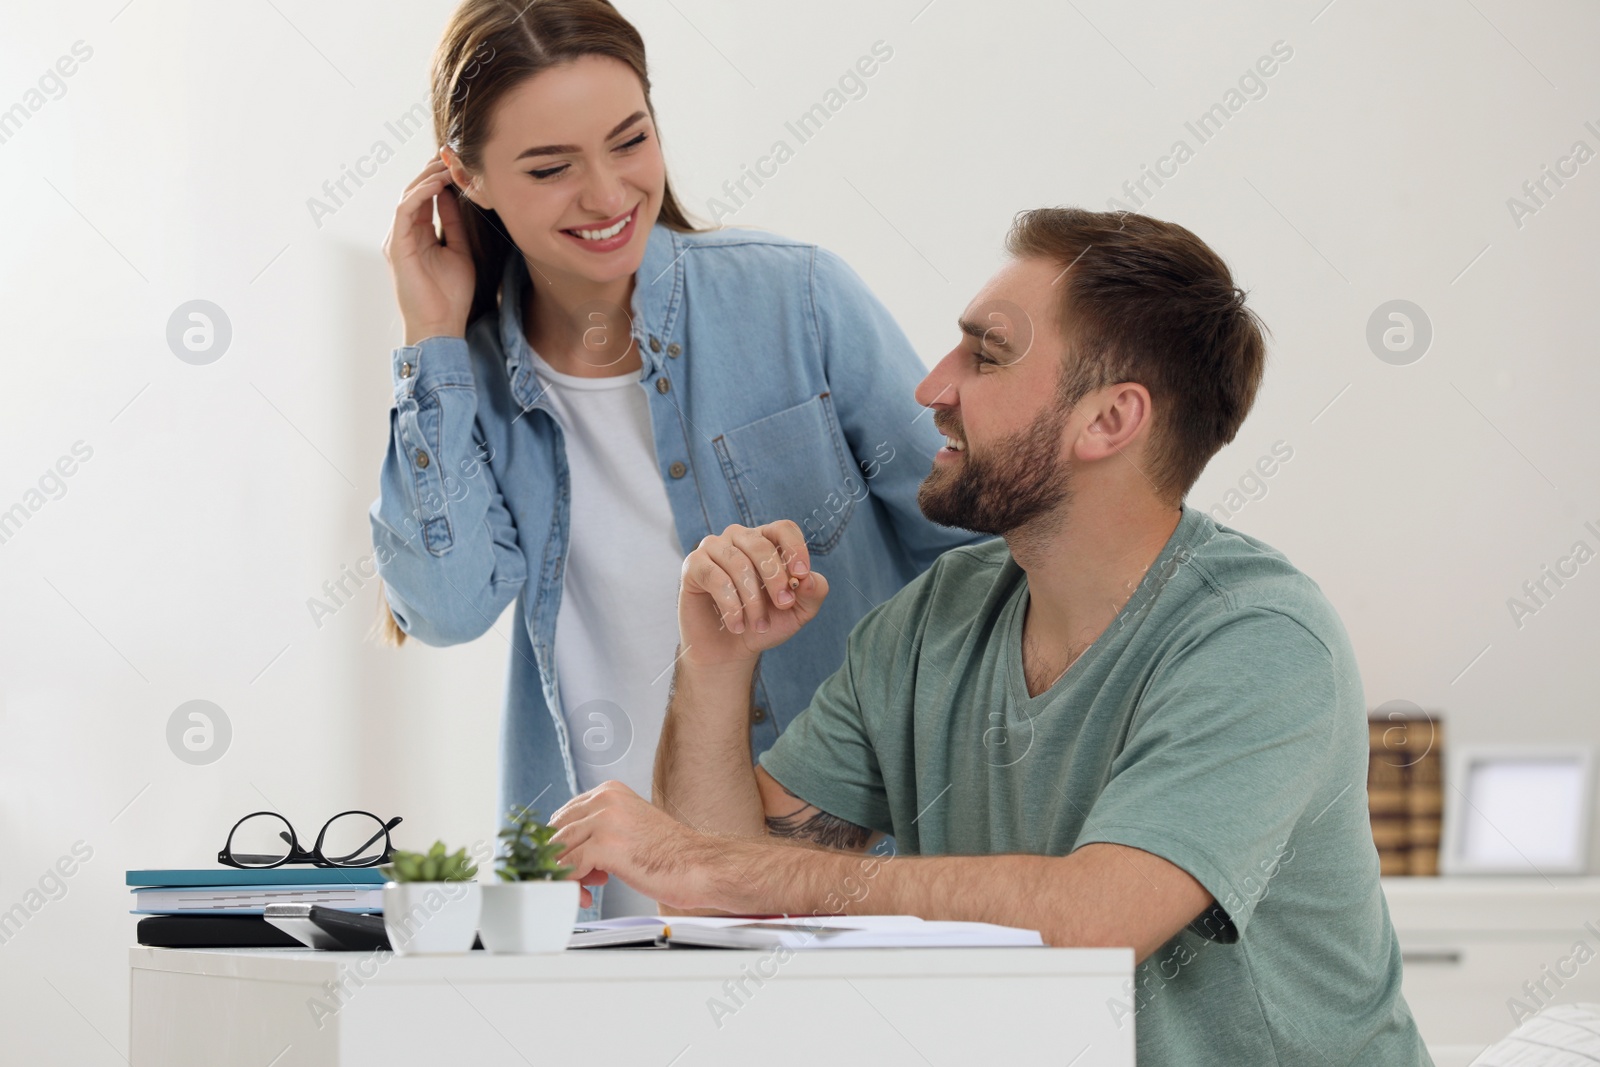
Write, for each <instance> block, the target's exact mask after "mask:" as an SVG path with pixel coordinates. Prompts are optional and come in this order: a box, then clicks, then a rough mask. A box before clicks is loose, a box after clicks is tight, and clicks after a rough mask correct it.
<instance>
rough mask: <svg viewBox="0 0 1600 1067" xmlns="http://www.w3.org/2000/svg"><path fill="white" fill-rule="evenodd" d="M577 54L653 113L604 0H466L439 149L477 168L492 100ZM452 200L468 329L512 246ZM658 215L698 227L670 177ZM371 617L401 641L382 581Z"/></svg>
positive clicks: (449, 38)
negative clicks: (631, 83) (617, 73)
mask: <svg viewBox="0 0 1600 1067" xmlns="http://www.w3.org/2000/svg"><path fill="white" fill-rule="evenodd" d="M580 56H609V57H610V58H612V59H616V60H619V61H621V62H623V63H626V64H627V65H628V66H629V67H631V68H633V72H634V73H635V74H637V75H638V76H639V83H640V85H642V86H643V87H644V99H645V107H646V108H648V109H649V111H650V117H651V119H652V120H653V119H654V118H655V107H654V106H653V105H652V104H651V103H650V75H649V73H648V71H647V68H646V64H645V55H644V39H643V38H642V37H640V36H639V31H638V30H636V29H634V27H633V24H632V23H630V22H629V21H628V20H627V19H625V18H623V17H622V15H621V14H619V13H618V11H617V9H616V8H614V7H612V6H611V4H610V3H608V2H607V0H464V2H463V3H462V4H461V6H460V7H458V8H456V10H455V13H454V14H452V15H451V16H450V22H449V24H448V25H446V26H445V30H444V36H443V37H442V38H441V39H440V41H439V47H438V48H437V49H436V50H435V51H434V54H433V64H432V76H431V83H432V88H431V94H432V103H433V135H434V139H435V140H436V141H437V142H438V143H439V146H440V147H443V146H444V145H449V146H450V147H451V149H452V150H454V152H455V153H456V155H457V156H459V157H460V158H461V162H462V165H463V166H465V167H466V168H467V169H468V170H471V171H476V170H478V169H479V167H480V166H481V165H482V162H483V145H484V142H485V141H486V140H487V139H488V136H489V131H490V128H491V123H492V120H493V117H494V110H495V105H496V104H498V103H499V101H500V98H501V97H503V96H504V95H505V94H506V93H507V92H508V91H510V90H511V89H513V88H515V87H516V86H518V85H520V84H522V83H523V82H524V81H525V80H527V79H528V78H531V77H533V76H534V75H536V74H538V73H540V72H541V71H544V70H547V69H549V68H551V67H554V66H558V65H560V64H562V63H568V62H571V61H572V60H574V59H577V58H579V57H580ZM447 195H453V190H452V193H451V194H447ZM458 202H459V203H460V204H462V205H463V210H462V212H461V221H462V228H463V229H464V230H465V231H466V235H467V244H468V246H469V247H470V248H471V250H472V264H473V267H474V269H475V270H476V272H477V278H476V282H475V288H474V290H473V294H472V310H471V312H469V314H468V316H467V323H468V328H469V329H470V328H471V324H472V323H474V322H476V321H477V320H478V319H479V318H481V317H482V316H484V315H489V314H498V313H499V309H500V280H501V278H502V276H503V275H504V272H505V263H506V258H507V257H508V256H510V255H511V254H512V253H513V252H514V251H515V248H514V247H513V245H512V244H511V239H510V238H509V237H507V236H506V228H505V226H504V224H502V223H501V221H500V218H499V216H498V215H496V214H495V212H494V211H491V210H485V209H483V208H480V207H478V206H477V205H476V204H472V202H471V201H469V200H464V199H460V198H458ZM660 221H661V223H662V225H664V226H667V227H668V228H670V229H674V230H678V231H680V232H683V233H691V232H694V231H695V230H696V229H698V227H696V226H695V225H694V224H693V223H692V222H690V220H689V216H688V214H687V213H686V212H685V211H684V210H683V207H682V205H681V204H679V203H678V198H677V196H676V195H675V194H674V193H673V191H672V183H671V182H670V181H667V182H666V184H665V186H664V188H663V191H662V197H661V214H660ZM378 614H379V618H378V622H377V624H376V625H375V626H374V627H373V635H374V636H376V637H377V638H378V640H379V641H380V642H381V643H383V644H387V645H394V646H397V647H398V646H399V645H402V644H404V643H405V639H406V634H405V631H404V630H402V629H400V626H399V624H398V623H396V622H395V619H394V614H393V613H392V612H391V611H390V610H389V601H388V597H387V596H386V595H385V593H384V585H383V582H382V580H381V579H380V580H379V582H378Z"/></svg>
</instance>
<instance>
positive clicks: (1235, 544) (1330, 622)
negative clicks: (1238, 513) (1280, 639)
mask: <svg viewBox="0 0 1600 1067" xmlns="http://www.w3.org/2000/svg"><path fill="white" fill-rule="evenodd" d="M1196 516H1197V519H1198V523H1197V529H1196V530H1195V536H1194V538H1193V539H1192V540H1193V547H1191V548H1190V549H1189V550H1188V552H1187V554H1186V559H1185V560H1184V565H1186V566H1188V567H1190V568H1192V570H1193V573H1194V575H1195V577H1196V579H1198V580H1197V581H1196V582H1194V583H1192V584H1191V590H1192V593H1191V596H1190V597H1189V598H1187V600H1186V604H1185V611H1184V615H1185V618H1184V619H1183V623H1184V625H1185V627H1186V628H1189V629H1193V630H1199V631H1214V630H1218V629H1221V628H1223V627H1225V626H1228V625H1229V624H1233V623H1237V622H1241V621H1245V620H1254V621H1256V622H1258V623H1259V622H1265V623H1268V624H1270V628H1271V629H1272V630H1274V631H1276V632H1280V633H1283V634H1284V635H1285V638H1286V639H1291V638H1292V637H1294V636H1296V635H1299V636H1309V637H1310V638H1312V639H1314V640H1315V641H1316V642H1317V643H1318V644H1320V645H1321V646H1322V647H1323V649H1324V650H1326V652H1327V654H1328V655H1329V657H1330V658H1331V659H1332V660H1333V661H1335V663H1336V664H1337V665H1339V666H1340V667H1345V666H1352V665H1353V664H1354V655H1353V653H1352V651H1351V648H1350V642H1349V637H1348V635H1347V634H1346V632H1345V629H1344V624H1343V622H1341V621H1340V619H1339V614H1338V612H1337V611H1336V610H1335V609H1334V607H1333V604H1332V603H1331V602H1330V601H1329V600H1328V598H1327V596H1326V594H1324V593H1323V591H1322V588H1321V586H1319V585H1318V584H1317V583H1316V582H1315V581H1314V580H1313V579H1312V578H1311V577H1310V576H1309V575H1308V574H1306V573H1305V572H1304V571H1302V570H1300V569H1299V568H1298V567H1296V566H1295V565H1294V564H1293V563H1292V562H1290V560H1289V558H1288V556H1286V555H1285V554H1284V553H1283V552H1281V551H1279V550H1278V549H1277V548H1274V547H1273V546H1272V545H1269V544H1267V543H1266V542H1265V541H1262V540H1260V539H1259V538H1256V537H1252V536H1251V535H1249V534H1246V533H1244V532H1242V531H1240V530H1235V529H1233V528H1232V527H1228V526H1222V525H1220V524H1218V523H1217V522H1216V521H1215V520H1213V519H1212V518H1211V517H1210V516H1208V515H1205V514H1204V513H1196Z"/></svg>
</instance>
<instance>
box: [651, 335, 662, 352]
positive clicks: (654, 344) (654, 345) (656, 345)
mask: <svg viewBox="0 0 1600 1067" xmlns="http://www.w3.org/2000/svg"><path fill="white" fill-rule="evenodd" d="M650 351H652V352H659V351H661V338H659V337H652V338H650Z"/></svg>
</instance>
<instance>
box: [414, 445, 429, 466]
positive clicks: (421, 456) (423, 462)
mask: <svg viewBox="0 0 1600 1067" xmlns="http://www.w3.org/2000/svg"><path fill="white" fill-rule="evenodd" d="M417 466H418V467H421V468H423V469H427V466H428V454H427V453H426V452H424V451H422V449H420V448H419V449H417Z"/></svg>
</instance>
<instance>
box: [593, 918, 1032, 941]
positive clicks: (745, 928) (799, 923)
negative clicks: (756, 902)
mask: <svg viewBox="0 0 1600 1067" xmlns="http://www.w3.org/2000/svg"><path fill="white" fill-rule="evenodd" d="M1043 944H1044V940H1043V938H1041V937H1040V936H1039V931H1037V930H1022V929H1019V928H1017V927H1014V926H995V925H993V924H990V923H969V922H929V921H925V920H923V919H919V918H917V917H916V916H915V915H849V916H845V915H827V916H821V915H801V916H795V917H792V918H761V919H752V918H734V917H722V916H716V917H712V916H686V915H674V916H653V915H650V916H646V915H638V916H629V917H627V918H623V919H602V920H600V921H599V922H593V923H585V924H584V925H582V926H577V927H574V928H573V931H572V940H571V941H569V942H568V943H567V947H568V948H605V947H609V946H619V945H666V946H671V945H684V946H692V947H697V948H755V949H773V948H791V949H815V948H1009V947H1018V948H1030V947H1031V948H1038V947H1040V946H1042V945H1043Z"/></svg>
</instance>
